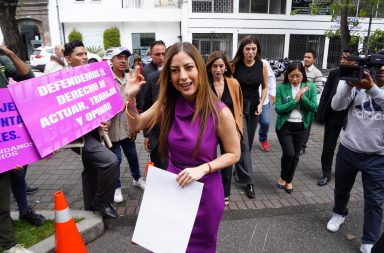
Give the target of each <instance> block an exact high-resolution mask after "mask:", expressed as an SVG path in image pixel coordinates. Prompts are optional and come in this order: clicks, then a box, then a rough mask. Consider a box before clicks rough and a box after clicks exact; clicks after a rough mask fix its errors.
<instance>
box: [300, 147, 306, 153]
mask: <svg viewBox="0 0 384 253" xmlns="http://www.w3.org/2000/svg"><path fill="white" fill-rule="evenodd" d="M304 154H305V148H304V147H303V148H301V150H300V155H304Z"/></svg>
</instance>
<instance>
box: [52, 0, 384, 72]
mask: <svg viewBox="0 0 384 253" xmlns="http://www.w3.org/2000/svg"><path fill="white" fill-rule="evenodd" d="M312 1H314V0H183V1H182V0H50V6H56V7H57V8H49V10H50V27H51V36H52V37H51V40H52V42H53V44H57V43H60V42H64V41H63V40H64V37H65V41H67V38H68V34H69V33H70V32H71V31H72V30H73V29H76V30H77V31H79V32H81V33H82V35H83V42H84V44H85V45H86V46H91V45H96V46H97V45H100V46H103V32H104V30H105V29H107V28H110V27H117V28H118V29H119V31H120V37H121V44H122V45H123V46H127V47H128V48H130V49H132V50H133V51H137V50H139V49H143V48H148V46H149V45H150V43H151V42H153V41H154V40H163V41H164V42H165V43H166V45H171V44H173V43H175V42H178V41H190V42H192V43H193V44H194V45H196V46H197V47H198V48H199V49H200V51H201V52H202V54H203V55H207V54H209V53H210V52H212V51H214V50H222V51H225V52H226V53H227V55H228V57H229V58H232V57H233V56H234V54H235V53H236V50H237V46H238V43H239V41H240V40H241V38H242V37H243V36H245V35H247V34H253V35H255V36H256V37H257V38H258V39H259V40H260V42H261V45H262V51H263V52H262V56H263V57H264V58H269V59H280V58H284V57H288V58H290V59H302V57H303V54H304V51H305V50H306V49H313V50H315V51H316V52H317V55H318V58H317V66H318V67H321V68H327V67H328V68H329V67H333V66H332V64H330V63H333V62H334V61H335V60H336V61H337V58H338V54H339V52H340V45H339V44H340V43H339V40H337V39H329V38H327V37H326V36H325V35H324V33H325V31H327V30H336V29H337V27H338V22H337V21H334V22H332V21H331V16H330V15H326V14H328V11H329V10H328V9H327V8H322V9H320V13H321V14H322V15H311V14H310V13H309V4H310V3H311V2H312ZM352 2H353V3H354V4H355V7H356V14H357V13H358V11H359V8H360V7H361V5H362V4H361V3H360V2H359V0H354V1H352ZM51 10H52V11H51ZM54 10H56V11H54ZM292 14H294V15H292ZM373 16H374V18H373V21H372V26H371V31H372V32H373V31H375V30H376V29H382V30H383V29H384V19H383V18H384V6H378V7H375V9H374V15H373ZM351 18H353V17H351ZM51 22H56V25H54V24H52V23H51ZM368 22H369V19H368V18H365V19H360V20H359V24H358V26H357V27H354V34H356V35H357V36H362V37H364V36H367V31H368ZM58 31H60V32H58ZM60 37H61V38H60ZM359 47H360V48H361V47H362V44H360V45H359Z"/></svg>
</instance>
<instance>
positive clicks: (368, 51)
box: [366, 3, 373, 55]
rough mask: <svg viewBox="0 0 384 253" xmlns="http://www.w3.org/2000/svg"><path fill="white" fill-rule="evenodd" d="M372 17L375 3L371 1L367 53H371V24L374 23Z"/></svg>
mask: <svg viewBox="0 0 384 253" xmlns="http://www.w3.org/2000/svg"><path fill="white" fill-rule="evenodd" d="M372 18H373V3H371V11H370V13H369V23H368V34H367V45H366V47H367V55H368V54H369V53H370V49H369V41H370V39H371V25H372Z"/></svg>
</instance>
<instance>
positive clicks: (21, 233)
mask: <svg viewBox="0 0 384 253" xmlns="http://www.w3.org/2000/svg"><path fill="white" fill-rule="evenodd" d="M81 220H83V219H75V222H76V223H77V222H79V221H81ZM14 224H15V231H16V240H17V243H18V244H21V245H23V246H24V247H25V248H29V247H31V246H33V245H35V244H36V243H38V242H41V241H42V240H44V239H46V238H48V237H50V236H51V235H54V234H55V221H54V220H47V221H46V222H45V223H44V224H43V225H42V226H39V227H36V226H33V225H31V224H29V223H28V222H25V221H23V220H17V221H15V222H14ZM0 253H3V250H2V249H0Z"/></svg>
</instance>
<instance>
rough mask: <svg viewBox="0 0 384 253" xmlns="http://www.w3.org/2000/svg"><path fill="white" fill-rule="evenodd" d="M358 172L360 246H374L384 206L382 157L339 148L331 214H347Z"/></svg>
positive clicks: (383, 163)
mask: <svg viewBox="0 0 384 253" xmlns="http://www.w3.org/2000/svg"><path fill="white" fill-rule="evenodd" d="M359 171H360V172H361V177H362V183H363V189H364V225H363V236H362V239H361V240H362V243H364V244H374V243H375V242H376V241H377V239H378V238H379V236H380V227H381V220H382V217H383V209H382V207H381V206H382V204H383V202H384V156H382V155H375V154H363V153H356V152H353V151H351V150H349V149H348V148H346V147H344V146H343V145H341V144H340V146H339V150H338V152H337V156H336V169H335V205H334V207H333V212H335V213H337V214H340V215H344V216H345V215H347V214H348V209H347V205H348V201H349V197H350V193H351V189H352V187H353V184H354V183H355V178H356V175H357V173H358V172H359Z"/></svg>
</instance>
